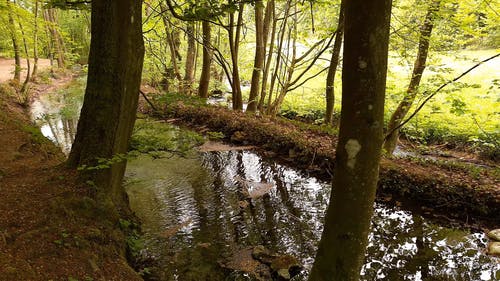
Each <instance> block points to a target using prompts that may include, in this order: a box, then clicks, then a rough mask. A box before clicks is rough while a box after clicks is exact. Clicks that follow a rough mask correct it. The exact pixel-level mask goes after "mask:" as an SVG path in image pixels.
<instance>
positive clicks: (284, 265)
mask: <svg viewBox="0 0 500 281" xmlns="http://www.w3.org/2000/svg"><path fill="white" fill-rule="evenodd" d="M271 270H272V271H273V275H275V276H276V277H277V279H278V280H290V279H291V278H293V277H294V276H295V275H297V274H299V273H300V271H301V270H302V266H301V265H300V264H299V261H298V260H297V259H296V258H295V257H294V256H291V255H281V256H277V257H276V258H275V259H274V260H273V261H272V263H271Z"/></svg>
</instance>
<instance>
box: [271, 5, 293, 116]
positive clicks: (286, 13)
mask: <svg viewBox="0 0 500 281" xmlns="http://www.w3.org/2000/svg"><path fill="white" fill-rule="evenodd" d="M291 5H292V1H291V0H288V1H287V2H286V4H285V11H284V14H283V22H282V23H281V27H280V30H279V31H278V36H279V41H278V48H277V50H276V53H277V55H276V62H275V64H274V73H273V75H272V77H271V85H270V86H269V96H268V97H267V110H266V113H267V114H270V113H271V112H272V100H273V91H274V86H275V83H276V79H277V78H278V75H279V70H280V67H281V60H282V58H281V57H282V56H281V55H282V54H281V52H282V51H283V44H284V41H285V40H284V39H285V34H286V32H287V31H286V26H287V23H288V17H289V15H290V8H291ZM288 42H290V41H289V40H288Z"/></svg>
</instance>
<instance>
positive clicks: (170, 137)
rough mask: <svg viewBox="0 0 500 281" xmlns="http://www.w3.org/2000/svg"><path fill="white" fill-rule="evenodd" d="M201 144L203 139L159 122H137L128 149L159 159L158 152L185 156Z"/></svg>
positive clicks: (195, 134) (159, 154)
mask: <svg viewBox="0 0 500 281" xmlns="http://www.w3.org/2000/svg"><path fill="white" fill-rule="evenodd" d="M201 143H203V137H202V136H201V135H199V134H197V133H194V132H190V131H181V130H178V129H175V128H173V127H172V126H170V125H168V124H165V123H164V122H161V121H152V120H137V122H136V125H135V128H134V132H133V134H132V139H131V141H130V149H131V150H135V151H138V152H141V153H149V154H151V155H152V156H153V157H161V153H159V152H170V153H176V154H181V155H186V154H187V153H188V152H189V151H190V150H191V149H192V148H193V147H194V146H196V145H199V144H201Z"/></svg>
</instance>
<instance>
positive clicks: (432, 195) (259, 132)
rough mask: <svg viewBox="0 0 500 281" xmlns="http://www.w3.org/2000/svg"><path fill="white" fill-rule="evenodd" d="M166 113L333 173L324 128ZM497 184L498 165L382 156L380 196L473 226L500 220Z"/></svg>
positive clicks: (210, 112)
mask: <svg viewBox="0 0 500 281" xmlns="http://www.w3.org/2000/svg"><path fill="white" fill-rule="evenodd" d="M163 115H164V117H165V118H170V119H171V121H174V122H177V123H180V124H184V125H188V126H190V127H194V128H195V129H198V130H199V131H204V130H205V131H206V130H207V129H209V130H210V131H217V132H220V133H223V134H224V136H225V139H226V140H227V141H231V142H234V143H241V144H252V145H258V146H259V147H260V148H262V149H263V150H264V154H267V155H269V156H272V157H275V158H276V159H279V160H280V161H286V162H289V163H291V164H293V165H294V166H299V167H300V168H302V169H304V170H305V171H307V172H309V173H313V174H315V175H317V176H320V177H323V178H329V177H331V173H332V170H333V163H334V145H332V144H335V143H336V137H335V136H334V135H332V134H331V132H326V131H324V130H322V129H321V128H320V127H314V128H313V127H311V126H310V125H298V122H294V123H292V122H287V121H286V120H281V119H277V120H271V119H268V118H266V117H255V116H250V115H248V114H245V113H241V112H233V111H230V110H227V109H224V108H217V107H207V106H202V107H200V106H191V105H187V104H186V103H185V102H172V103H170V104H169V106H168V107H167V109H166V111H165V112H164V113H163ZM499 183H500V178H499V174H498V167H494V168H482V169H478V168H477V167H476V166H474V165H466V164H463V165H458V164H453V163H452V164H446V163H445V162H439V161H430V160H429V161H424V160H422V159H407V158H404V159H389V158H384V159H383V160H382V164H381V177H380V183H379V195H380V198H382V197H383V198H387V196H388V195H389V197H391V198H394V200H401V199H404V200H407V199H411V200H412V201H414V202H417V205H418V206H419V207H422V208H424V209H425V210H432V212H433V213H435V214H441V215H443V214H445V215H446V216H445V217H449V218H450V219H453V220H454V221H460V222H461V223H462V224H467V225H469V226H473V227H477V226H484V225H489V226H492V225H494V224H495V223H497V222H498V221H500V189H499V188H498V186H499ZM412 204H413V203H412Z"/></svg>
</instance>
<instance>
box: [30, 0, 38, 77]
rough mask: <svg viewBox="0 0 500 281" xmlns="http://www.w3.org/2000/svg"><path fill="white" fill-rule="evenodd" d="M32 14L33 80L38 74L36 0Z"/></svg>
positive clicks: (36, 0)
mask: <svg viewBox="0 0 500 281" xmlns="http://www.w3.org/2000/svg"><path fill="white" fill-rule="evenodd" d="M33 15H34V16H35V25H34V28H33V60H34V63H33V72H32V73H31V80H34V79H35V77H36V75H37V74H38V0H35V6H34V7H33Z"/></svg>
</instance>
